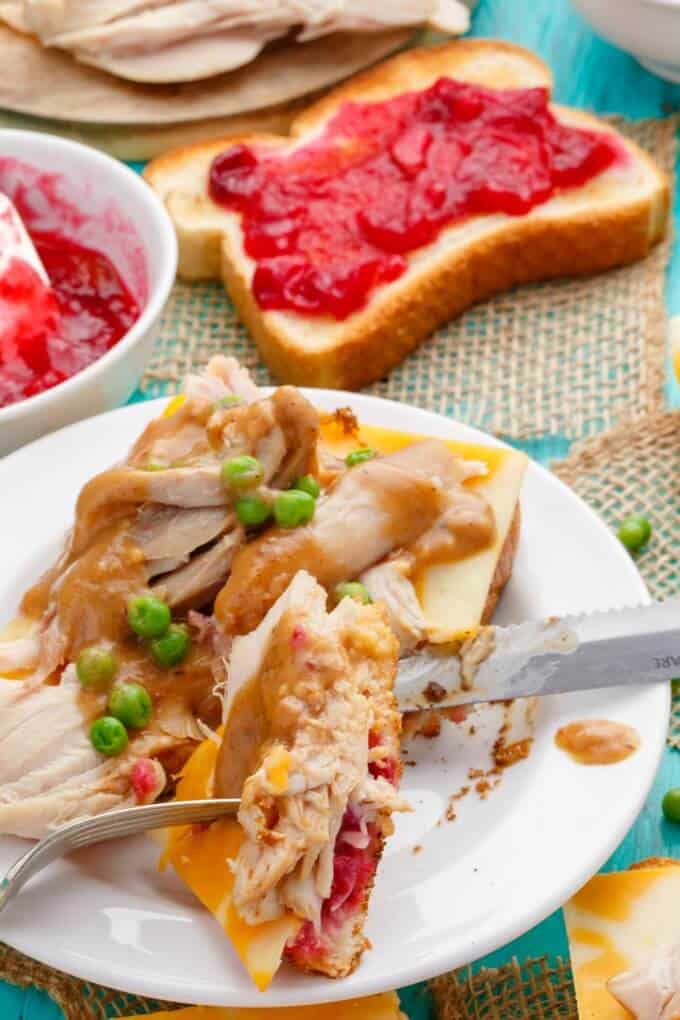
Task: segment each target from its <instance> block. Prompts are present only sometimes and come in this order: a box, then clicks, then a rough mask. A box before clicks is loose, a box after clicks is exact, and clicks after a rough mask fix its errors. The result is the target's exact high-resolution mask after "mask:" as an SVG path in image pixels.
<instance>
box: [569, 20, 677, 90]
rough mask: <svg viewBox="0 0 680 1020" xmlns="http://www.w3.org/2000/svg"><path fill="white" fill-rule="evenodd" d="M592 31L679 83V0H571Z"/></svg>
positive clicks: (650, 68)
mask: <svg viewBox="0 0 680 1020" xmlns="http://www.w3.org/2000/svg"><path fill="white" fill-rule="evenodd" d="M573 4H574V7H576V8H577V9H578V10H579V11H580V12H581V14H582V15H583V17H584V18H585V19H586V21H588V22H589V23H590V24H591V25H592V27H593V28H594V29H595V31H596V32H597V33H598V34H599V35H602V36H604V38H605V39H608V40H609V41H610V42H613V43H614V44H615V45H616V46H620V47H621V49H622V50H627V51H628V52H629V53H632V54H633V56H634V57H637V59H638V60H639V61H640V63H641V64H643V65H644V66H645V67H646V68H648V70H650V71H652V72H653V73H654V74H658V75H660V76H661V77H662V78H667V79H668V80H669V81H675V82H680V2H678V0H573Z"/></svg>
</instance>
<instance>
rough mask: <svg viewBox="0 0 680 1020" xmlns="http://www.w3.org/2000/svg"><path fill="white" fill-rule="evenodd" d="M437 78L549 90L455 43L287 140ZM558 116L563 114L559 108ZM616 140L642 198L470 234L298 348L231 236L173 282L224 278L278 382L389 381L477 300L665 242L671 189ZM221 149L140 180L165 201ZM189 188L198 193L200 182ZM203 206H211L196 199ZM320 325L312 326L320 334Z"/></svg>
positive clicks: (409, 60) (196, 151) (347, 94)
mask: <svg viewBox="0 0 680 1020" xmlns="http://www.w3.org/2000/svg"><path fill="white" fill-rule="evenodd" d="M445 74H446V75H449V76H453V77H458V78H461V79H464V80H468V81H474V82H479V83H480V84H486V85H491V86H495V87H514V86H525V87H526V86H536V85H541V86H543V87H547V88H550V86H551V76H550V72H549V70H548V68H547V67H546V66H545V65H544V64H543V63H542V61H540V60H539V59H538V58H537V57H535V56H534V55H533V54H531V53H529V52H527V51H526V50H523V49H522V48H520V47H518V46H514V45H512V44H510V43H504V42H497V41H493V40H477V39H464V40H458V41H455V42H451V43H445V44H444V45H442V46H438V47H432V48H428V49H416V50H410V51H407V52H405V53H402V54H400V55H399V56H396V57H393V58H392V59H390V60H388V61H386V62H384V63H383V64H381V65H379V66H377V67H375V68H373V69H372V70H369V71H366V72H363V73H361V74H359V75H357V76H356V77H355V78H352V79H350V80H349V81H348V82H346V83H344V84H343V85H341V86H339V87H337V88H335V89H333V90H332V91H331V92H330V93H329V94H328V95H326V96H325V97H324V98H322V99H320V100H318V101H317V102H315V103H314V104H313V105H312V106H311V107H309V108H308V109H307V110H306V111H305V112H304V113H302V114H300V115H299V116H297V117H296V118H295V120H294V121H293V124H292V127H291V136H292V139H293V140H295V139H298V138H301V137H308V136H309V135H310V134H313V133H314V132H315V131H316V130H318V129H319V128H320V127H321V126H322V125H323V123H324V122H325V121H326V120H327V119H328V117H329V116H331V115H332V114H333V113H334V112H335V111H336V110H337V108H338V107H339V106H340V105H341V104H342V103H343V102H345V101H346V100H348V99H358V98H360V99H362V100H368V101H371V100H373V101H377V100H380V99H384V98H388V97H389V96H392V95H394V94H396V93H400V92H404V91H409V90H411V89H415V88H424V87H427V85H429V84H430V83H431V82H432V81H434V80H436V78H438V77H440V76H441V75H445ZM555 110H556V112H557V113H558V115H559V114H560V110H559V108H557V107H556V108H555ZM562 112H563V114H564V113H565V111H562ZM566 113H567V115H568V116H569V117H570V119H572V120H575V121H576V122H578V123H579V124H581V123H582V124H583V125H584V126H586V127H591V128H593V127H594V128H596V129H598V130H601V131H611V130H612V129H611V128H610V127H608V126H607V125H604V124H602V123H601V122H599V121H598V120H597V119H596V118H594V117H589V116H588V115H586V114H581V113H578V114H575V113H573V112H571V113H570V112H569V111H566ZM619 137H620V138H621V136H619ZM237 141H238V142H246V143H248V142H250V143H252V142H257V143H258V144H259V145H261V144H265V145H275V146H281V145H286V144H290V141H291V139H290V138H288V139H286V138H282V137H280V136H275V135H259V136H255V135H250V136H245V137H243V138H240V139H233V138H232V139H229V141H228V143H226V144H234V143H235V142H237ZM621 141H622V144H624V145H625V147H626V149H627V150H628V152H629V154H630V157H631V160H632V161H633V162H634V164H635V166H636V167H637V166H639V167H640V168H641V169H643V170H644V171H645V172H646V173H647V174H648V175H649V177H650V178H651V180H652V181H653V182H654V184H653V186H647V187H646V188H643V189H642V194H640V195H639V196H637V197H631V196H630V195H628V196H626V200H625V201H621V202H620V203H618V204H617V203H616V202H612V201H611V195H608V196H607V200H606V201H600V200H599V198H598V197H597V194H595V196H594V197H593V198H592V199H589V201H588V202H586V203H584V204H583V205H582V206H580V207H577V208H575V209H572V210H571V211H570V212H569V215H564V214H562V215H552V214H547V213H546V214H545V215H541V216H533V217H532V216H523V217H517V218H508V219H506V220H504V221H503V222H502V224H501V225H500V226H499V227H498V228H497V229H494V230H493V232H492V233H490V234H488V235H486V236H477V237H474V238H468V239H467V240H466V241H465V242H464V243H463V244H462V245H460V246H459V247H458V248H452V250H450V251H445V252H444V253H443V254H441V253H440V254H438V255H437V256H436V258H435V259H434V260H433V263H432V264H431V265H429V266H428V267H427V268H426V270H425V271H411V269H409V271H407V273H406V274H405V275H404V276H403V277H401V278H400V279H399V280H398V281H396V283H394V284H390V285H387V286H384V287H381V288H379V290H378V291H377V292H376V295H374V296H373V297H372V299H371V300H370V301H369V303H368V305H367V306H366V307H365V308H364V309H362V310H360V311H359V312H357V313H355V314H354V315H352V316H350V317H349V319H347V320H346V322H345V323H343V324H342V328H341V329H340V330H338V331H334V336H333V338H332V339H330V340H329V342H328V343H316V342H315V343H314V344H312V345H306V344H305V343H304V341H303V340H301V339H300V338H299V337H298V336H297V335H296V334H295V331H294V330H289V329H287V327H286V316H285V315H281V314H280V313H272V312H266V311H263V310H262V309H261V308H260V307H259V305H258V304H257V302H256V300H255V298H254V296H253V294H252V290H251V286H250V273H249V264H248V261H247V260H245V259H244V257H243V252H242V250H241V247H240V242H237V241H235V240H234V236H233V232H228V231H226V230H225V231H224V232H223V233H222V234H220V231H219V229H216V230H213V231H212V232H210V231H207V230H206V231H204V233H203V235H202V237H201V238H200V239H196V238H194V239H193V240H194V241H195V245H194V248H193V250H192V252H191V257H185V258H182V257H181V258H180V266H181V270H180V271H181V275H183V276H185V277H187V278H194V279H195V278H200V277H201V276H205V275H208V276H209V275H215V274H216V273H218V272H219V273H220V275H221V276H222V279H223V281H224V283H225V285H226V287H227V289H228V290H229V293H230V295H231V297H232V299H233V301H234V304H235V306H236V309H237V311H238V314H239V316H240V318H241V319H242V320H243V321H244V323H245V324H246V326H247V328H248V329H249V331H250V333H251V334H252V336H253V337H254V339H255V341H256V342H257V344H258V346H259V348H260V352H261V354H262V356H263V358H264V360H265V361H266V362H267V364H268V365H269V367H270V369H271V370H272V372H273V374H274V375H275V376H276V377H277V378H278V379H280V380H282V381H286V382H291V383H295V384H297V385H306V386H324V387H328V388H336V389H357V388H360V387H362V386H365V385H367V384H369V383H371V382H374V381H375V380H377V379H380V378H382V377H383V376H385V375H386V374H387V373H388V372H389V371H390V370H391V369H392V368H393V367H394V366H395V365H397V364H399V362H401V361H402V360H403V359H404V358H405V357H406V356H407V355H408V354H409V353H410V352H411V351H412V350H413V349H414V348H415V347H416V346H417V345H418V344H420V343H421V342H422V341H423V340H425V339H426V338H427V337H428V336H429V335H430V334H431V333H432V332H433V331H434V330H436V329H437V328H438V327H439V326H441V325H442V324H444V323H446V322H448V321H449V320H450V319H452V318H454V317H455V316H457V315H460V314H461V313H462V312H463V311H465V310H466V309H467V308H469V307H470V306H471V305H473V304H475V303H476V302H477V301H481V300H483V299H485V298H488V297H490V296H491V295H493V294H496V293H498V292H500V291H503V290H506V289H508V288H510V287H513V286H515V285H518V284H523V283H530V282H534V281H539V280H547V279H552V278H556V277H562V276H580V275H587V274H592V273H596V272H600V271H603V270H606V269H610V268H612V267H614V266H620V265H624V264H626V263H629V262H633V261H635V260H636V259H639V258H642V257H643V256H645V255H646V254H647V253H648V252H649V250H650V248H651V247H652V245H653V244H655V243H656V242H657V241H658V240H660V239H661V237H663V234H664V231H665V228H666V223H667V220H668V210H669V204H670V190H669V184H668V180H667V179H666V177H665V175H664V174H663V173H662V172H661V171H660V170H658V169H657V168H656V167H655V166H654V164H653V163H652V161H651V160H650V159H649V157H648V156H647V155H646V154H645V153H643V152H642V150H640V149H639V148H638V147H637V146H635V145H634V144H633V143H632V142H629V141H628V140H625V139H623V138H621ZM224 147H225V142H215V143H210V144H209V145H205V144H200V145H197V146H190V147H188V148H185V149H182V150H179V151H178V152H175V153H171V154H169V155H167V156H165V157H163V158H162V159H160V160H156V161H154V162H153V163H152V164H150V166H149V168H148V169H147V179H148V180H149V181H150V183H151V184H152V185H153V186H154V187H156V189H157V190H158V191H159V192H160V193H161V194H162V195H163V194H164V195H165V197H166V199H168V198H169V197H170V196H169V191H168V190H166V187H165V181H166V179H168V178H171V177H172V176H173V175H175V174H176V172H177V168H178V167H184V168H186V167H188V166H191V164H192V163H196V164H197V165H200V166H201V168H202V169H201V173H202V174H203V175H205V173H206V172H207V171H206V169H205V168H206V167H207V166H208V165H209V161H210V160H211V159H212V158H213V156H215V155H216V154H217V153H219V152H220V151H222V149H223V148H224ZM197 186H198V189H199V191H200V192H201V194H202V196H205V181H204V179H201V180H200V181H199V182H198V185H197ZM170 190H171V189H170ZM203 201H208V200H207V198H205V197H203ZM215 209H217V207H215ZM219 215H222V216H224V215H225V214H224V211H223V210H219V211H218V216H219ZM235 215H236V214H234V213H227V214H226V216H227V217H234V216H235ZM176 221H177V217H176ZM189 222H190V218H189ZM178 230H179V233H180V241H181V242H182V238H183V233H185V225H184V224H180V225H179V227H178ZM201 245H202V246H201ZM180 246H181V247H183V244H182V243H181V245H180ZM220 247H221V251H220ZM187 250H188V249H187ZM423 250H424V251H427V250H428V249H427V248H426V249H423ZM218 267H219V270H218ZM295 318H296V317H295ZM312 321H313V320H312ZM324 321H325V320H324V319H322V318H319V319H318V320H317V322H318V336H319V337H321V338H322V339H323V332H324V328H325V326H324Z"/></svg>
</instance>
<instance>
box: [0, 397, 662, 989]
mask: <svg viewBox="0 0 680 1020" xmlns="http://www.w3.org/2000/svg"><path fill="white" fill-rule="evenodd" d="M311 396H312V398H313V400H314V402H315V403H316V404H317V405H318V406H321V407H323V408H326V409H329V410H331V409H333V408H335V407H336V406H339V405H341V406H346V405H348V404H349V405H351V406H352V407H353V408H354V409H355V411H356V412H357V414H358V416H359V417H360V419H361V420H362V421H364V422H366V423H370V424H374V425H385V426H388V427H392V428H398V429H404V430H409V431H414V432H421V433H429V434H430V435H434V436H441V437H443V438H459V439H467V440H472V441H475V442H487V443H494V444H495V445H498V444H497V443H496V442H495V440H493V439H491V438H490V437H488V436H485V435H483V434H482V433H480V432H477V431H476V430H474V429H471V428H467V427H465V426H463V425H458V424H456V423H455V422H452V421H448V420H447V419H445V418H442V417H439V416H438V415H434V414H429V413H426V412H423V411H418V410H415V409H413V408H408V407H403V406H401V405H399V404H395V403H390V402H386V401H381V400H378V399H375V398H372V397H367V396H361V395H356V394H344V393H343V394H334V393H332V392H328V391H315V392H314V393H313V394H311ZM162 406H163V402H160V401H154V402H153V403H147V404H138V405H136V406H133V407H127V408H123V409H121V410H118V411H113V412H111V413H109V414H106V415H102V416H101V417H99V418H93V419H90V420H89V421H85V422H81V423H80V424H78V425H73V426H71V427H70V428H67V429H64V430H63V431H61V432H58V433H56V434H54V435H52V436H49V437H46V438H44V439H41V440H39V441H38V442H36V443H34V444H33V445H31V446H29V447H27V448H25V449H24V450H22V451H20V452H19V453H16V454H14V455H12V456H11V457H9V458H7V459H6V460H5V461H3V462H1V463H0V492H2V510H1V511H0V513H1V521H2V527H1V528H0V563H1V564H2V571H1V572H0V607H1V612H2V616H3V619H2V620H0V622H4V619H9V618H10V616H11V615H12V614H13V611H14V608H15V607H16V604H17V601H18V599H19V597H20V595H21V593H22V591H23V590H24V589H25V588H26V587H27V585H28V584H29V583H30V582H31V581H33V580H34V579H35V578H37V576H38V575H39V573H40V572H41V570H42V569H43V568H44V567H46V566H47V565H48V564H50V563H51V562H52V560H53V559H54V556H55V554H56V552H57V549H58V546H59V541H60V536H61V535H62V534H63V532H64V530H65V529H66V527H67V526H68V524H69V522H70V520H71V516H72V512H73V505H74V500H75V497H76V494H77V492H78V490H79V488H80V486H81V485H82V484H83V483H84V482H85V481H86V480H87V479H88V478H89V477H90V476H91V475H93V474H95V473H96V472H98V471H100V470H102V469H103V468H104V467H105V466H106V465H108V464H109V463H111V462H113V461H114V460H116V459H117V458H120V457H121V456H122V455H123V454H124V452H125V451H126V449H127V448H128V446H129V445H130V444H131V443H132V442H133V440H134V439H135V438H136V437H137V436H138V434H139V432H140V430H141V429H142V427H143V426H144V425H145V424H146V422H147V421H148V420H149V419H150V418H152V417H153V416H155V415H157V414H158V413H159V410H160V409H161V408H162ZM522 511H523V532H522V539H521V542H520V547H519V551H518V554H517V561H516V565H515V570H514V573H513V577H512V580H511V581H510V584H509V585H508V588H507V590H506V592H505V594H504V596H503V600H502V604H501V607H500V609H499V612H498V615H497V619H498V621H499V622H503V623H507V622H519V621H521V620H523V619H529V618H532V617H541V616H544V615H546V614H551V613H564V612H574V611H580V610H592V609H603V608H607V607H610V606H612V605H616V604H619V605H621V604H635V603H639V602H643V601H647V600H648V596H647V593H646V590H645V587H644V585H643V583H642V581H641V579H640V577H639V575H638V573H637V571H636V569H635V567H634V565H633V563H632V562H631V560H630V558H629V556H628V554H627V553H626V552H625V551H624V550H623V548H622V547H621V546H620V545H619V543H618V541H617V540H616V539H615V538H614V537H612V535H611V534H610V533H609V532H608V530H607V529H606V528H605V526H604V525H603V524H602V523H601V522H600V521H599V520H598V518H597V517H596V516H595V515H594V514H593V513H592V512H591V511H590V510H589V509H588V508H587V507H586V506H585V505H584V504H583V503H581V502H580V501H579V500H578V499H577V498H576V497H575V496H574V495H573V494H572V493H571V492H569V490H568V489H566V488H565V487H564V486H563V485H562V484H561V483H560V482H559V481H557V480H556V479H555V478H553V477H552V476H551V475H550V474H548V472H546V471H544V470H543V469H542V468H540V467H538V466H537V465H535V464H531V465H530V466H529V470H528V472H527V476H526V482H525V485H524V490H523V495H522ZM668 709H669V695H668V691H667V690H666V689H665V687H663V686H655V687H653V688H649V689H647V690H622V691H615V692H606V693H589V694H578V695H576V694H574V695H567V696H560V697H556V698H552V699H544V701H543V702H542V703H541V705H540V709H539V713H538V717H537V723H536V735H535V744H534V747H533V750H532V753H531V755H530V756H529V758H528V760H526V761H523V762H521V763H519V764H517V765H515V766H513V767H512V768H510V769H508V770H507V771H506V772H505V773H504V775H503V779H502V782H501V784H500V786H499V787H498V789H496V790H494V791H493V792H492V793H491V795H490V796H489V797H488V798H487V799H486V800H480V798H479V797H478V796H476V795H475V794H470V795H468V796H467V797H466V798H464V799H463V800H461V801H460V802H458V803H457V815H458V817H457V818H456V820H455V821H452V822H447V821H442V822H441V824H439V825H438V824H437V823H438V822H439V821H440V819H441V818H442V816H443V814H444V813H445V809H446V805H447V801H448V798H449V796H450V795H451V794H453V793H455V792H456V791H457V790H458V789H459V788H460V787H461V786H462V785H463V784H464V783H465V782H466V779H467V773H468V770H469V769H470V768H477V767H479V768H487V767H488V764H489V760H488V746H487V745H488V726H486V727H485V726H484V725H482V726H479V727H478V729H477V732H476V733H475V735H474V736H470V735H468V728H467V727H466V726H458V727H454V726H453V725H451V724H448V723H447V724H446V726H445V728H444V733H443V735H442V737H441V738H440V739H439V740H437V741H425V740H420V741H416V742H414V744H413V746H412V747H411V748H409V754H408V758H409V759H410V760H417V765H416V766H415V767H407V768H405V770H404V773H405V774H404V783H403V790H404V793H405V795H406V797H407V798H408V800H409V801H410V802H411V803H412V805H413V807H414V809H415V810H414V812H413V813H412V814H410V815H402V816H400V817H399V818H398V820H397V831H396V833H395V835H394V837H393V838H392V839H391V840H390V841H389V842H388V844H387V849H386V852H385V856H384V859H383V861H382V865H381V868H380V871H379V876H378V881H377V883H376V887H375V891H374V894H373V898H372V901H371V909H370V913H369V920H368V925H367V935H368V937H369V938H370V940H371V942H372V943H373V947H374V948H373V949H372V950H371V951H369V952H367V953H366V954H365V956H364V959H363V962H362V963H361V965H360V966H359V968H358V970H357V971H356V973H355V974H353V975H352V976H351V977H350V978H347V979H346V980H341V981H329V980H327V979H324V978H316V977H311V976H306V975H304V974H299V973H297V972H294V971H293V970H292V969H290V970H289V969H285V968H284V969H282V971H281V973H280V974H279V975H278V976H277V977H276V979H275V980H274V982H273V984H272V986H271V988H270V989H269V991H268V992H266V993H265V994H264V995H263V994H261V993H259V992H257V991H256V990H255V989H254V988H253V986H252V985H251V984H250V982H249V979H248V978H247V976H246V974H245V972H244V971H243V969H242V968H241V967H240V965H239V964H238V962H237V960H236V957H235V955H234V953H233V951H232V949H231V946H230V945H229V942H228V941H227V939H226V936H224V935H223V933H222V932H221V930H220V929H219V928H218V926H217V924H216V923H215V921H214V920H213V919H212V917H211V916H210V915H209V914H208V913H207V912H206V911H205V910H204V909H203V908H202V907H201V906H199V904H198V903H197V902H196V901H195V900H194V899H193V897H192V895H191V894H190V893H189V892H188V891H187V890H186V889H185V888H184V887H183V886H182V885H180V883H179V881H178V880H177V879H176V878H175V877H174V876H173V875H172V874H164V875H160V874H159V873H158V871H157V869H156V864H157V858H158V853H157V850H156V848H155V846H154V844H153V843H151V842H150V841H149V840H147V839H146V838H144V837H138V838H137V839H134V840H128V841H126V842H125V843H121V842H119V843H109V844H105V845H103V846H102V847H99V848H93V849H91V850H88V851H85V852H81V853H80V854H79V855H77V856H74V857H72V858H70V859H69V860H67V861H62V862H60V863H58V864H55V865H54V866H52V867H51V868H49V869H48V871H47V872H45V873H43V874H42V875H41V876H39V877H38V878H37V879H35V880H34V881H33V882H32V883H31V884H30V885H29V886H28V887H27V888H26V889H25V890H24V891H23V892H22V893H21V895H20V897H19V899H18V900H17V901H16V902H15V903H14V904H13V905H12V906H11V908H9V909H8V910H7V913H6V914H3V915H2V923H1V926H0V932H1V934H2V938H3V940H4V941H6V942H8V943H9V944H10V945H12V946H15V947H16V948H17V949H20V950H22V951H23V952H25V953H28V954H29V955H30V956H33V957H35V958H36V959H38V960H40V961H42V962H44V963H47V964H50V965H52V966H54V967H58V968H61V969H62V970H65V971H68V972H69V973H71V974H76V975H78V976H80V977H82V978H87V979H89V980H92V981H97V982H101V983H102V984H105V985H111V986H113V987H115V988H121V989H124V990H126V991H130V992H137V993H140V994H143V995H150V996H155V997H159V998H164V999H170V1000H174V1001H177V1002H188V1003H201V1004H205V1003H207V1004H214V1005H231V1006H255V1005H259V1006H262V1005H269V1006H284V1005H294V1004H297V1005H300V1004H303V1003H315V1002H324V1001H329V1000H333V999H343V998H348V997H350V996H361V995H368V994H371V993H374V992H379V991H383V990H385V989H388V988H393V987H395V986H403V985H406V984H410V983H411V982H414V981H419V980H422V979H425V978H429V977H431V976H433V975H434V974H438V973H441V972H442V971H444V970H447V969H449V968H451V967H457V966H459V965H461V964H465V963H468V962H470V961H472V960H474V959H476V958H477V957H480V956H482V955H484V954H485V953H488V952H490V951H491V950H493V949H496V948H497V947H498V946H501V945H503V944H504V943H505V942H507V941H509V940H510V939H512V938H514V937H516V936H517V935H519V934H521V933H522V932H524V931H526V930H527V929H528V928H530V927H531V926H532V925H534V924H536V923H537V922H538V921H540V920H542V918H544V917H546V916H547V915H548V914H549V913H550V912H551V911H553V910H554V909H556V908H557V907H558V906H559V905H560V904H562V903H563V902H564V901H565V900H566V899H567V898H568V897H569V896H570V895H571V894H572V893H573V892H574V891H575V890H576V889H578V888H579V886H580V885H581V884H582V883H583V882H584V881H586V880H587V879H588V878H589V877H590V876H591V875H592V874H593V873H594V872H595V871H596V870H597V869H598V868H599V867H600V866H601V865H602V864H603V863H604V861H605V860H606V859H607V857H608V856H609V855H610V853H611V852H612V851H613V850H614V848H615V847H616V846H617V844H618V843H619V842H620V840H621V839H622V838H623V836H624V835H625V833H626V831H627V830H628V828H629V826H630V825H631V823H632V822H633V820H634V818H635V816H636V815H637V813H638V811H639V809H640V807H641V806H642V803H643V801H644V799H645V796H646V794H647V792H648V790H649V788H650V786H651V783H652V780H653V777H654V773H655V771H656V768H657V764H658V761H659V757H660V754H661V751H662V748H663V743H664V736H665V732H666V725H667V719H668ZM492 711H496V709H494V710H492ZM588 716H597V717H602V716H604V717H606V718H609V719H615V720H620V721H622V722H626V723H630V724H631V725H633V726H635V727H636V728H637V729H638V731H639V733H640V736H641V738H642V746H641V748H640V750H639V751H638V752H637V753H636V754H635V755H634V756H633V757H631V758H629V759H628V760H627V761H624V762H622V763H620V764H618V765H610V766H606V767H599V768H593V767H586V766H582V765H578V764H575V763H574V762H573V761H572V760H571V759H570V758H569V757H567V755H565V754H564V753H563V752H561V751H559V750H558V749H557V748H556V746H555V744H554V735H555V732H556V730H557V728H558V727H559V726H560V725H561V724H563V723H565V722H567V721H568V720H572V719H579V718H583V717H588ZM489 725H490V724H489ZM485 731H486V742H485ZM414 847H422V849H421V850H419V851H416V852H414ZM25 848H26V843H24V842H22V841H20V840H17V839H10V838H1V839H0V871H2V870H3V869H4V868H5V867H6V866H7V865H9V864H10V862H11V861H12V860H13V859H14V858H15V857H16V856H17V855H18V854H19V853H20V852H22V851H23V850H25Z"/></svg>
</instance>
